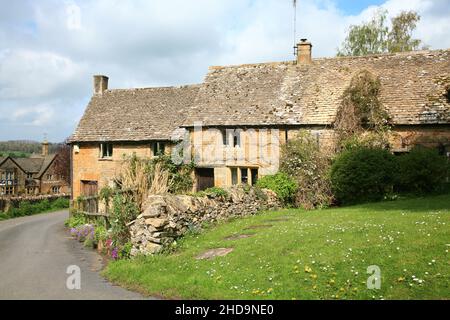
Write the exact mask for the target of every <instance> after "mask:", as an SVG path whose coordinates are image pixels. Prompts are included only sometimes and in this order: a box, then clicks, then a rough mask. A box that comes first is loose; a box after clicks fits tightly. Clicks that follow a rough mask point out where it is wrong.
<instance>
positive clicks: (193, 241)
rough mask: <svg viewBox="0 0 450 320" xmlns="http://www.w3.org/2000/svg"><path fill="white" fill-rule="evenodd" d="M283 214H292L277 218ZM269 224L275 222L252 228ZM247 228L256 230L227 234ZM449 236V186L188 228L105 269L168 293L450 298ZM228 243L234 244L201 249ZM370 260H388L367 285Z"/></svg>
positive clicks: (133, 284) (128, 282)
mask: <svg viewBox="0 0 450 320" xmlns="http://www.w3.org/2000/svg"><path fill="white" fill-rule="evenodd" d="M281 217H282V218H288V219H289V220H288V221H279V222H270V221H268V220H271V219H276V218H281ZM260 224H271V225H273V226H272V227H271V228H268V229H254V230H251V231H249V230H245V228H246V227H249V226H252V225H260ZM242 233H244V234H248V233H254V236H253V237H250V238H246V239H240V240H233V241H226V240H224V238H225V237H227V236H230V235H233V234H242ZM449 244H450V195H443V196H435V197H428V198H417V199H410V200H398V201H392V202H381V203H373V204H366V205H359V206H353V207H345V208H337V209H328V210H322V211H303V210H284V211H280V212H268V213H263V214H261V215H257V216H252V217H249V218H244V219H238V220H234V221H232V222H229V223H224V224H221V225H219V226H216V227H213V228H211V229H209V230H207V231H205V232H204V233H203V234H200V235H191V236H188V237H185V238H184V239H183V240H182V241H181V242H180V243H179V249H178V250H177V251H176V252H175V253H174V254H172V255H159V256H154V257H139V258H136V259H134V260H123V261H117V262H112V263H110V264H109V265H108V267H107V268H106V269H105V271H104V275H105V276H106V277H107V278H109V279H110V280H111V281H112V282H114V283H118V284H120V285H122V286H125V287H128V288H131V289H135V290H138V291H141V292H143V293H145V294H148V295H158V296H163V297H166V298H184V299H288V300H291V299H450V287H449V267H450V260H449V253H448V250H449V249H450V246H449ZM221 247H224V248H234V251H233V252H232V253H230V254H229V255H228V256H226V257H218V258H215V259H213V260H196V259H195V257H196V256H197V255H198V254H200V253H202V252H204V251H205V250H207V249H211V248H221ZM371 265H377V266H379V267H380V268H381V281H382V282H381V289H380V290H369V289H367V285H366V281H367V278H368V277H369V275H368V274H367V267H368V266H371ZM413 276H414V277H415V278H416V279H420V280H422V283H421V284H420V283H419V281H418V280H416V281H415V280H413Z"/></svg>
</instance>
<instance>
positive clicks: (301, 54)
mask: <svg viewBox="0 0 450 320" xmlns="http://www.w3.org/2000/svg"><path fill="white" fill-rule="evenodd" d="M311 52H312V44H311V42H309V41H308V40H307V39H301V40H300V42H299V43H298V44H297V64H308V63H311V62H312V57H311V56H312V54H311Z"/></svg>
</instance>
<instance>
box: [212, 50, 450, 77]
mask: <svg viewBox="0 0 450 320" xmlns="http://www.w3.org/2000/svg"><path fill="white" fill-rule="evenodd" d="M446 51H447V52H450V48H449V49H436V50H415V51H405V52H395V53H390V52H386V53H378V54H369V55H364V56H343V57H338V56H335V57H320V58H313V59H312V61H313V62H314V61H324V60H328V61H329V60H346V59H355V60H357V59H369V58H378V57H401V56H410V55H425V54H430V53H442V52H446ZM283 64H284V65H295V64H296V63H295V60H287V61H286V60H285V61H271V62H259V63H244V64H230V65H222V66H220V65H215V66H210V67H209V68H208V70H209V71H214V70H221V69H226V68H240V67H257V66H265V65H273V66H277V65H283Z"/></svg>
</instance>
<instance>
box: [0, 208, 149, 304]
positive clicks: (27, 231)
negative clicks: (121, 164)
mask: <svg viewBox="0 0 450 320" xmlns="http://www.w3.org/2000/svg"><path fill="white" fill-rule="evenodd" d="M67 217H68V212H67V211H61V212H56V213H49V214H43V215H35V216H31V217H23V218H17V219H12V220H7V221H2V222H0V299H58V300H59V299H69V300H72V299H102V300H104V299H112V300H118V299H142V298H143V297H142V296H141V295H139V294H137V293H133V292H130V291H127V290H125V289H122V288H120V287H116V286H113V285H111V284H110V283H108V282H107V281H106V280H104V279H103V278H102V277H101V276H100V274H99V271H100V270H101V269H102V259H101V257H100V256H99V255H98V254H97V253H96V252H95V251H93V250H89V249H85V248H84V247H83V246H82V244H80V243H78V242H76V241H74V240H72V239H70V237H69V234H68V233H67V231H66V230H65V228H64V220H65V219H67ZM72 265H76V266H78V267H80V269H81V289H80V290H69V289H67V286H66V282H67V278H68V277H69V276H70V275H69V274H67V273H66V272H67V268H68V267H69V266H72Z"/></svg>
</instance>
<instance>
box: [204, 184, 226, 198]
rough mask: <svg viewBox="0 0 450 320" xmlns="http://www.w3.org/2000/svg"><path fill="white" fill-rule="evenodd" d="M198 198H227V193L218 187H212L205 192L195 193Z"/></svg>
mask: <svg viewBox="0 0 450 320" xmlns="http://www.w3.org/2000/svg"><path fill="white" fill-rule="evenodd" d="M196 195H197V196H199V197H205V196H206V197H210V198H227V197H228V192H227V191H226V190H225V189H222V188H219V187H212V188H208V189H206V190H203V191H200V192H197V193H196Z"/></svg>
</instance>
